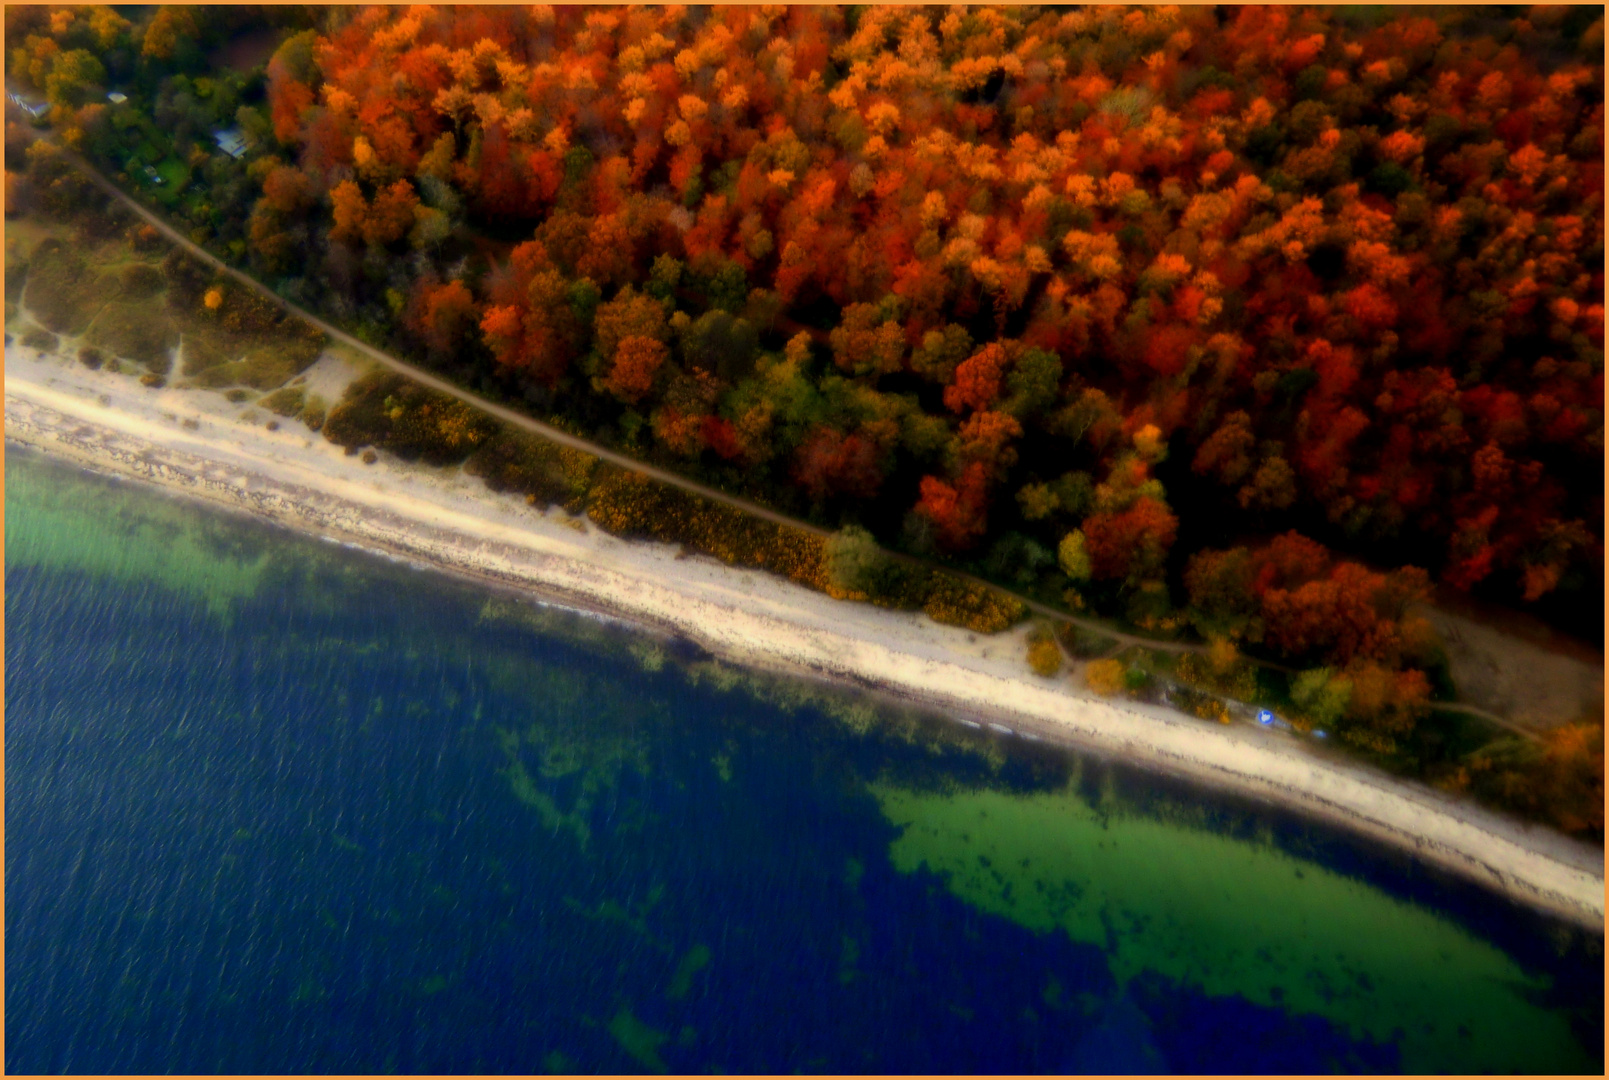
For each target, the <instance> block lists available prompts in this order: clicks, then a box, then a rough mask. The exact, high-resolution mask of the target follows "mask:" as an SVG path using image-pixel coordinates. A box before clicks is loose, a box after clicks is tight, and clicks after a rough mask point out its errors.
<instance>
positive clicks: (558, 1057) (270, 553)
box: [5, 452, 1603, 1073]
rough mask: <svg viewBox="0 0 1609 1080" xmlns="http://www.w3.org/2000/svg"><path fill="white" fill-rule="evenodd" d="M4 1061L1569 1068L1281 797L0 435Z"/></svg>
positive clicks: (1375, 866) (1536, 983)
mask: <svg viewBox="0 0 1609 1080" xmlns="http://www.w3.org/2000/svg"><path fill="white" fill-rule="evenodd" d="M6 479H7V486H6V526H7V528H6V540H7V547H6V574H7V581H6V584H7V589H6V621H7V630H8V631H9V633H8V634H7V635H6V675H7V678H6V695H7V699H6V706H7V709H6V720H7V730H6V736H7V738H6V769H7V777H6V778H7V781H8V783H7V785H6V796H5V797H6V825H7V836H6V839H7V843H6V849H5V855H6V868H5V872H6V889H7V893H6V900H7V904H6V930H7V951H6V962H7V982H6V1019H7V1039H6V1065H7V1068H8V1070H9V1071H13V1072H62V1071H69V1072H204V1073H230V1072H291V1073H294V1072H334V1071H339V1072H373V1071H385V1070H395V1071H399V1072H470V1073H475V1072H533V1071H544V1070H546V1071H581V1072H621V1071H625V1072H639V1071H657V1070H666V1069H668V1070H672V1071H676V1072H702V1071H710V1070H717V1071H731V1072H785V1071H789V1070H803V1071H810V1072H845V1073H859V1072H906V1071H922V1072H1069V1071H1072V1072H1128V1071H1175V1072H1311V1071H1329V1070H1334V1069H1341V1070H1345V1071H1395V1070H1401V1069H1407V1070H1426V1071H1459V1072H1463V1071H1470V1072H1487V1071H1503V1070H1519V1071H1526V1072H1554V1071H1559V1072H1575V1071H1582V1072H1601V1071H1602V1052H1601V1047H1602V1045H1603V1026H1602V1015H1603V992H1602V985H1603V984H1602V973H1603V966H1602V939H1601V937H1591V936H1585V935H1581V934H1579V933H1576V932H1573V931H1571V930H1569V929H1567V928H1565V927H1562V926H1560V925H1558V924H1555V923H1552V922H1549V921H1547V920H1545V919H1542V918H1540V917H1537V916H1534V915H1530V914H1527V913H1525V912H1521V911H1518V910H1516V909H1514V908H1513V907H1511V906H1509V905H1507V904H1505V903H1502V902H1500V901H1498V900H1495V899H1493V898H1491V897H1488V896H1484V895H1482V894H1480V893H1478V892H1476V891H1475V890H1473V889H1472V888H1469V887H1465V886H1461V885H1457V884H1455V883H1451V882H1448V881H1446V880H1444V879H1441V878H1439V877H1438V876H1436V875H1434V874H1431V873H1430V872H1428V871H1426V870H1424V869H1423V868H1421V867H1417V866H1415V865H1414V864H1412V863H1410V862H1408V861H1407V860H1405V859H1403V858H1400V857H1397V856H1392V855H1388V854H1383V853H1378V852H1372V851H1370V850H1369V849H1367V848H1365V847H1363V846H1360V845H1358V844H1354V843H1352V842H1351V841H1348V840H1347V839H1345V838H1344V837H1339V836H1336V835H1334V834H1332V833H1329V832H1327V831H1325V830H1322V829H1318V828H1314V827H1311V826H1308V825H1305V824H1303V823H1301V822H1299V821H1296V820H1293V819H1291V818H1289V817H1286V816H1282V815H1279V814H1276V813H1274V812H1271V811H1269V810H1267V809H1266V808H1257V807H1252V806H1247V805H1243V804H1237V803H1235V802H1233V801H1231V800H1228V799H1225V798H1223V797H1218V796H1211V795H1208V794H1206V793H1202V792H1199V791H1196V790H1194V789H1191V788H1187V787H1183V786H1180V785H1176V784H1172V783H1166V782H1163V781H1160V780H1158V779H1156V778H1152V777H1148V776H1146V775H1144V774H1141V773H1138V772H1135V771H1132V770H1128V769H1123V768H1119V767H1116V766H1112V765H1106V764H1102V763H1100V762H1098V761H1094V760H1090V759H1085V758H1081V757H1080V756H1077V755H1074V754H1071V753H1069V752H1066V751H1062V750H1057V749H1054V748H1051V747H1048V746H1044V745H1029V744H1027V743H1022V742H1019V741H1013V740H1007V741H1002V740H1000V739H998V738H996V737H995V736H993V735H991V734H989V733H988V732H987V731H985V730H978V731H973V730H969V729H966V728H963V727H961V726H959V725H955V724H952V723H948V722H945V721H942V720H939V719H936V718H930V717H922V716H917V715H913V714H908V713H903V712H900V711H897V710H893V709H889V708H886V707H881V706H874V705H873V704H872V703H870V702H869V701H867V700H865V699H863V698H857V697H855V696H853V695H850V694H848V693H847V692H836V691H834V692H824V691H821V690H819V689H816V688H811V687H807V686H804V685H801V684H793V683H788V682H785V681H779V680H770V679H761V678H759V677H756V676H752V675H749V674H747V673H744V672H742V671H740V670H737V669H732V668H729V667H725V666H722V665H719V664H716V663H712V662H709V661H700V662H688V663H677V662H675V661H674V660H673V659H671V657H672V656H673V655H674V654H675V650H674V649H668V648H667V647H666V646H665V645H664V644H663V643H659V642H656V641H654V640H653V639H650V638H647V637H642V636H638V635H634V634H631V633H628V632H625V631H622V630H620V629H618V628H615V627H610V626H607V625H601V624H599V623H597V622H596V621H595V620H585V619H580V618H576V617H567V616H565V615H563V614H562V613H559V612H556V611H554V610H551V609H549V610H543V609H540V608H538V607H535V606H533V605H531V604H529V603H519V602H515V601H513V600H511V599H507V598H500V597H496V596H490V595H488V594H487V593H486V592H485V591H484V590H479V589H476V588H473V587H469V586H466V585H461V584H458V583H456V582H452V581H449V580H447V579H444V578H441V577H439V576H436V575H433V574H429V573H425V572H421V571H417V570H412V569H409V568H407V567H404V566H399V565H397V564H394V563H389V562H386V561H384V560H380V559H376V558H373V557H371V556H366V555H364V554H362V553H358V552H352V551H347V550H342V549H339V548H337V547H335V546H333V545H328V544H320V543H318V542H316V541H312V540H307V539H304V538H301V537H296V536H292V535H289V534H286V533H284V532H281V531H279V530H276V529H273V528H272V527H269V526H265V525H260V524H258V523H255V522H249V521H245V520H241V519H236V518H233V517H229V516H226V515H223V514H219V513H216V512H213V511H211V510H206V509H201V508H197V507H193V506H190V505H188V504H185V503H180V502H176V501H172V500H169V499H167V498H166V497H163V496H159V495H156V494H153V493H151V492H148V491H147V490H145V489H143V488H140V487H137V486H134V485H128V484H122V483H117V482H112V481H107V480H102V479H98V478H94V477H91V476H88V475H87V474H83V473H79V472H76V471H74V470H70V469H68V468H66V467H64V466H61V465H59V464H56V463H53V462H49V461H44V460H41V459H38V458H35V457H33V456H31V455H24V454H19V453H16V452H8V460H7V477H6Z"/></svg>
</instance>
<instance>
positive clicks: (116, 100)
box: [106, 90, 128, 105]
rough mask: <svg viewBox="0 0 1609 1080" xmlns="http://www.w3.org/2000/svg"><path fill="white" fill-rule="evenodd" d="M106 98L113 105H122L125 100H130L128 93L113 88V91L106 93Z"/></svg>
mask: <svg viewBox="0 0 1609 1080" xmlns="http://www.w3.org/2000/svg"><path fill="white" fill-rule="evenodd" d="M106 100H107V101H110V102H111V103H112V104H113V105H121V104H123V102H125V101H127V100H128V95H127V94H123V93H119V92H118V91H116V90H113V91H112V92H111V93H109V94H107V95H106Z"/></svg>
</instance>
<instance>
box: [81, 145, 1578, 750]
mask: <svg viewBox="0 0 1609 1080" xmlns="http://www.w3.org/2000/svg"><path fill="white" fill-rule="evenodd" d="M58 149H59V150H60V152H61V153H62V154H63V156H64V157H65V158H66V159H67V160H68V161H71V162H72V163H73V164H74V165H75V166H76V167H78V168H79V169H80V170H81V171H82V172H83V173H84V175H85V176H87V177H88V178H89V179H90V180H91V181H92V182H93V183H94V184H95V185H96V186H97V187H99V188H100V189H101V190H102V191H104V192H105V193H106V194H107V195H110V196H111V197H113V198H114V199H116V200H117V201H118V202H120V203H122V204H123V205H124V206H126V207H128V208H129V209H130V210H132V211H133V212H134V213H136V214H138V215H139V217H140V218H141V220H143V221H145V222H147V223H148V224H150V225H151V226H152V227H153V228H155V229H157V230H158V231H159V232H161V233H162V235H163V236H164V237H166V238H167V239H168V240H169V241H170V242H171V243H173V244H175V245H177V246H178V247H179V248H181V249H182V250H183V251H185V252H186V253H187V254H188V255H190V256H191V257H192V258H194V259H197V260H198V261H200V262H202V263H204V264H206V265H207V266H209V267H211V268H212V269H214V270H216V271H218V272H219V273H222V274H226V275H228V276H229V277H230V278H231V279H232V280H234V281H236V282H239V283H240V284H241V285H242V286H244V287H245V288H248V289H250V290H252V291H253V292H255V293H256V294H257V295H259V296H261V297H263V298H264V299H266V300H268V301H270V302H272V303H273V304H275V305H277V306H278V307H280V308H281V309H283V310H285V311H287V312H289V313H291V314H293V315H295V316H296V317H297V318H300V319H303V320H305V321H306V322H308V323H310V324H311V325H313V326H316V327H318V328H319V329H320V330H321V331H323V332H324V333H325V334H327V335H329V337H330V338H331V339H333V340H335V341H339V342H341V343H342V344H343V345H345V346H347V347H348V348H350V349H352V350H354V351H355V352H357V353H359V354H361V355H363V356H365V357H367V358H369V359H370V360H373V361H375V362H376V363H379V364H383V365H384V366H386V367H388V368H390V369H391V370H393V371H396V372H398V373H399V374H402V375H405V376H407V377H408V378H409V379H412V380H413V381H415V382H417V383H419V384H420V385H423V386H428V387H430V388H431V389H432V390H437V391H439V392H441V393H444V394H448V395H450V396H452V397H455V398H457V399H459V400H460V401H463V402H465V403H466V404H469V405H472V406H474V407H475V408H477V409H480V410H481V411H483V412H485V413H487V414H489V415H491V416H495V417H496V418H497V419H499V420H501V421H503V422H504V423H507V424H510V425H512V426H514V427H516V428H519V429H520V430H522V431H528V432H530V433H532V434H534V435H538V436H541V437H542V438H544V439H548V440H550V441H552V442H556V443H558V444H560V445H561V446H568V447H571V448H572V449H576V450H580V451H583V452H585V453H588V454H591V455H593V456H594V457H597V458H600V459H601V460H604V461H608V462H610V463H612V464H614V465H618V466H620V467H621V468H624V469H629V470H631V471H633V472H637V473H641V474H643V475H645V476H649V477H652V478H653V479H655V480H658V481H660V482H661V483H665V484H669V485H670V486H672V487H676V488H680V489H681V490H683V491H687V492H690V493H692V494H695V495H698V496H700V497H701V498H705V499H709V500H711V501H712V502H717V503H722V504H724V505H727V506H732V507H735V508H737V509H739V510H742V511H744V512H745V513H748V514H753V515H754V516H755V517H758V518H760V519H761V520H764V521H769V522H772V523H774V524H777V525H782V526H785V527H787V528H791V529H799V530H802V531H804V532H807V533H810V534H812V535H815V536H822V537H826V536H831V535H832V531H831V530H828V529H824V528H822V527H821V526H819V525H814V524H812V523H810V522H808V521H804V520H801V519H799V518H795V517H790V516H788V515H786V514H781V513H778V512H777V511H775V510H772V509H770V508H768V507H765V506H762V505H760V504H759V503H756V502H753V501H751V500H748V499H744V498H741V497H739V496H736V495H730V494H728V493H727V492H724V491H721V490H720V489H719V488H714V487H710V486H709V485H707V484H701V483H698V482H697V481H695V480H690V479H688V478H687V477H685V476H682V475H681V474H680V473H676V472H673V471H671V470H669V469H664V468H661V467H659V466H655V465H651V464H648V463H647V462H644V461H640V460H638V459H636V458H633V457H629V456H627V455H625V454H621V453H618V452H617V451H614V450H611V449H609V448H608V447H605V446H601V445H599V444H597V443H594V442H591V441H589V440H587V439H583V438H581V437H579V436H576V435H572V434H570V433H569V432H567V431H564V430H562V429H560V428H557V427H554V426H553V425H551V424H545V423H543V422H542V421H540V420H536V419H534V418H532V417H530V416H527V415H525V414H524V413H520V412H516V411H515V410H513V409H510V408H508V407H506V406H503V405H499V404H497V403H496V402H493V401H490V400H488V399H486V398H483V397H481V396H480V395H478V394H475V393H473V392H471V391H469V390H465V389H464V388H463V387H461V386H458V385H457V384H455V383H452V382H450V381H448V380H446V379H443V378H441V377H440V376H438V375H435V374H433V373H431V372H429V371H426V370H424V369H423V368H420V367H416V366H415V365H413V364H410V363H408V362H407V361H405V360H400V359H398V358H396V357H394V356H392V355H390V354H389V353H386V352H383V351H382V350H380V349H376V348H374V347H373V346H372V345H369V344H367V343H365V342H363V341H360V340H358V339H357V338H355V337H353V336H352V335H350V334H348V333H346V332H345V331H343V330H341V329H340V328H338V327H336V326H334V325H332V324H330V323H328V322H326V321H325V320H323V319H321V318H319V317H318V316H317V315H314V314H313V313H312V312H309V311H306V310H304V309H303V308H301V307H298V306H297V305H295V304H292V303H290V302H289V301H287V300H285V299H284V298H283V297H281V296H279V295H278V294H276V293H275V292H273V290H271V289H269V288H268V287H267V286H265V285H264V284H262V283H261V282H259V281H257V280H256V279H255V278H253V277H251V276H250V275H248V274H246V273H244V272H242V271H240V270H237V269H235V268H234V267H232V266H230V265H228V264H227V263H225V262H223V261H222V260H221V259H219V258H217V257H216V256H214V255H212V254H211V253H210V252H208V251H206V250H205V249H204V248H202V247H200V246H199V245H197V244H195V243H194V242H192V241H191V240H190V239H189V238H188V237H186V236H184V235H182V234H181V233H179V232H178V231H176V230H175V229H174V228H173V227H172V226H170V225H169V224H168V223H167V222H166V221H164V220H163V219H162V218H160V217H159V216H157V215H156V214H154V213H152V212H151V211H150V210H147V209H146V208H145V207H144V206H142V205H140V204H139V203H138V202H136V201H135V200H134V199H133V198H131V197H130V196H129V195H128V194H127V193H125V192H124V191H123V190H122V189H121V188H119V187H118V186H117V185H116V184H113V183H112V182H111V181H110V180H108V179H107V178H106V177H105V176H103V175H102V174H101V173H100V171H99V170H98V169H96V168H95V167H94V166H93V165H91V164H90V163H89V162H88V161H86V160H85V159H84V158H83V157H82V156H80V155H78V154H76V153H74V152H73V151H71V150H67V149H65V148H62V147H59V146H58ZM818 333H819V332H818ZM889 554H890V556H892V557H893V558H895V559H898V560H900V561H902V562H906V563H909V564H913V565H920V566H926V567H928V568H930V569H943V570H944V571H945V572H947V573H951V574H955V575H957V576H958V577H961V578H963V579H964V580H967V581H970V582H973V583H976V584H979V585H983V586H987V587H988V588H991V589H995V590H997V591H999V592H1002V593H1005V594H1007V595H1010V596H1013V597H1015V598H1016V599H1018V600H1020V601H1021V602H1022V603H1023V604H1024V605H1025V606H1026V607H1027V608H1028V610H1029V611H1032V612H1034V613H1035V614H1037V615H1042V616H1045V617H1047V618H1051V619H1055V620H1058V621H1061V622H1069V623H1072V624H1073V625H1075V626H1078V627H1081V628H1083V629H1085V630H1088V631H1090V632H1091V633H1095V634H1099V635H1101V636H1103V637H1106V638H1110V639H1112V640H1113V641H1116V642H1118V643H1120V644H1122V645H1131V646H1132V645H1138V646H1142V647H1144V648H1147V649H1154V650H1156V651H1158V652H1166V653H1172V654H1175V655H1182V654H1185V653H1204V652H1205V651H1206V649H1207V647H1206V646H1205V645H1193V644H1188V643H1183V642H1176V641H1161V640H1157V639H1154V638H1149V637H1144V636H1142V635H1138V634H1131V633H1127V632H1124V631H1122V630H1118V629H1116V628H1114V627H1111V626H1109V625H1107V624H1105V623H1102V622H1099V621H1096V620H1093V619H1088V618H1083V617H1080V616H1077V615H1073V614H1072V613H1070V612H1066V611H1062V610H1059V609H1057V608H1054V607H1051V606H1050V605H1048V604H1044V603H1041V602H1039V601H1037V600H1033V599H1030V598H1029V597H1026V596H1022V595H1020V594H1017V593H1014V592H1012V591H1011V590H1010V589H1006V588H1003V587H1001V586H999V585H996V584H994V583H993V582H988V581H985V580H983V579H982V578H979V577H976V576H974V575H971V574H966V573H962V572H960V571H957V570H954V569H952V568H949V567H939V566H936V565H935V564H931V563H928V562H926V561H925V560H920V559H915V558H913V557H911V556H908V555H903V554H899V553H895V552H889ZM1433 621H1435V622H1436V624H1437V627H1438V629H1440V630H1442V632H1443V635H1444V637H1447V638H1448V653H1449V658H1450V660H1451V661H1452V674H1453V678H1454V681H1455V682H1456V683H1457V685H1458V686H1459V689H1460V696H1462V697H1464V698H1465V699H1466V700H1465V701H1463V702H1460V703H1457V704H1454V703H1444V704H1438V705H1437V708H1438V709H1441V710H1443V711H1450V712H1463V713H1467V714H1469V715H1473V716H1479V717H1482V718H1483V719H1486V720H1488V721H1490V722H1492V723H1494V724H1496V725H1498V726H1499V727H1502V728H1504V729H1506V730H1508V731H1511V732H1514V733H1516V734H1519V735H1522V736H1525V737H1527V738H1533V739H1534V738H1535V737H1536V736H1535V731H1536V730H1537V729H1539V728H1547V727H1552V726H1556V725H1557V724H1560V723H1564V722H1565V721H1567V720H1569V719H1573V718H1575V717H1576V716H1578V715H1579V714H1580V713H1581V712H1582V711H1583V708H1584V707H1590V704H1591V700H1592V696H1593V690H1592V687H1593V686H1594V685H1595V686H1596V687H1597V689H1596V695H1597V700H1598V701H1600V702H1601V700H1602V693H1603V690H1602V687H1603V668H1602V658H1601V656H1600V658H1599V661H1598V665H1597V670H1596V683H1595V684H1594V683H1593V682H1592V678H1593V673H1592V672H1591V671H1590V670H1587V669H1586V668H1585V667H1584V666H1583V665H1582V663H1581V662H1580V661H1579V660H1576V659H1572V658H1570V657H1566V656H1563V655H1559V654H1555V653H1554V652H1552V651H1550V650H1546V649H1542V648H1539V647H1536V646H1530V645H1526V644H1525V643H1524V642H1521V641H1519V640H1518V639H1514V638H1511V637H1510V636H1508V635H1504V634H1502V632H1501V631H1498V630H1495V629H1493V628H1491V627H1489V626H1481V625H1479V624H1477V623H1475V622H1473V621H1470V620H1467V619H1463V618H1462V617H1460V616H1457V615H1453V614H1451V613H1447V612H1442V611H1439V610H1437V611H1435V612H1434V615H1433ZM1257 662H1258V663H1260V664H1262V665H1263V666H1266V667H1271V668H1274V669H1276V670H1280V671H1286V672H1289V671H1292V670H1293V669H1291V668H1289V667H1286V666H1284V665H1282V664H1275V663H1271V662H1268V661H1257ZM1544 672H1545V673H1546V674H1543V673H1544ZM1466 683H1467V685H1466ZM1582 702H1586V703H1587V704H1586V706H1583V705H1582V704H1581V703H1582ZM1494 710H1496V711H1494ZM1500 712H1505V713H1507V714H1508V715H1507V716H1504V715H1500Z"/></svg>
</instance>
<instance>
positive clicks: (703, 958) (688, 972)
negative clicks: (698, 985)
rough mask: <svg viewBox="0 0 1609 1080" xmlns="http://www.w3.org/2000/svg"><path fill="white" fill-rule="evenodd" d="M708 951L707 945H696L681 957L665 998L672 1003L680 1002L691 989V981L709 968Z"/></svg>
mask: <svg viewBox="0 0 1609 1080" xmlns="http://www.w3.org/2000/svg"><path fill="white" fill-rule="evenodd" d="M709 962H710V950H709V946H708V945H704V944H698V945H694V946H693V947H692V948H691V949H688V950H687V952H686V954H685V955H684V956H683V957H682V960H681V963H679V964H677V965H676V974H675V975H674V976H672V977H671V980H670V988H669V989H668V990H666V991H665V996H666V997H667V998H669V999H670V1000H672V1001H680V1000H681V999H682V998H685V997H686V996H687V994H688V992H689V991H691V990H692V989H693V979H694V977H695V976H697V975H698V973H699V972H700V971H703V970H704V969H705V968H706V967H708V966H709Z"/></svg>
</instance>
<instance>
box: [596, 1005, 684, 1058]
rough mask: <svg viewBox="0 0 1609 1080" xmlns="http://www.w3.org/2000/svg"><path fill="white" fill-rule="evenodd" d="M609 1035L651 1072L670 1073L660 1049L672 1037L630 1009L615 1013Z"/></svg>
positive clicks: (610, 1024)
mask: <svg viewBox="0 0 1609 1080" xmlns="http://www.w3.org/2000/svg"><path fill="white" fill-rule="evenodd" d="M609 1034H610V1035H613V1036H614V1039H615V1042H617V1043H619V1044H620V1048H621V1049H622V1050H624V1051H625V1052H626V1053H628V1054H630V1055H631V1056H632V1058H633V1059H635V1060H636V1062H637V1063H638V1064H639V1065H641V1066H642V1067H643V1068H645V1069H647V1070H648V1071H649V1072H656V1073H664V1072H669V1071H670V1067H669V1066H668V1065H666V1064H665V1059H664V1058H662V1057H660V1056H659V1048H660V1047H661V1046H663V1045H665V1043H666V1042H668V1041H669V1040H670V1036H669V1035H667V1034H665V1033H664V1032H663V1031H660V1030H659V1029H658V1028H652V1027H649V1026H648V1025H647V1024H645V1023H643V1022H642V1021H641V1020H639V1019H637V1018H636V1017H635V1016H633V1015H632V1013H631V1010H630V1009H621V1010H620V1011H619V1012H617V1013H615V1015H614V1019H613V1020H610V1021H609Z"/></svg>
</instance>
